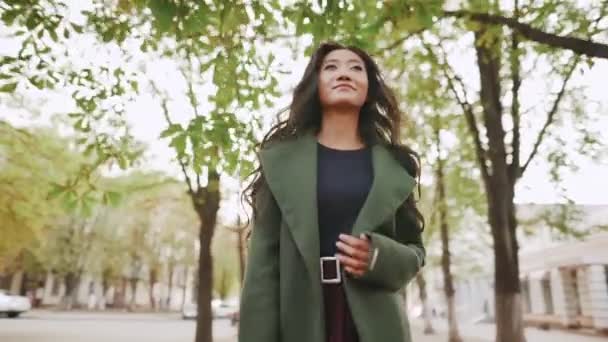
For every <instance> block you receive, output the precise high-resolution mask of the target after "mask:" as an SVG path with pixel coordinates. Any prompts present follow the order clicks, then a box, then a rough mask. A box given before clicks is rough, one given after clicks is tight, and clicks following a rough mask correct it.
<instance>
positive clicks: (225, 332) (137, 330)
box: [0, 310, 606, 342]
mask: <svg viewBox="0 0 608 342" xmlns="http://www.w3.org/2000/svg"><path fill="white" fill-rule="evenodd" d="M433 324H434V326H435V328H436V329H437V330H438V333H437V334H435V335H431V336H426V335H423V334H422V333H421V330H422V328H421V322H420V321H418V320H413V321H412V324H411V327H412V337H413V341H415V342H444V341H447V337H446V335H445V330H446V326H445V322H442V321H435V322H434V323H433ZM194 329H195V321H193V320H188V321H184V320H182V319H181V317H180V316H179V315H178V314H175V313H169V314H167V313H158V314H150V313H121V312H54V311H45V310H35V311H32V312H29V313H27V314H24V315H23V316H22V317H20V318H19V319H8V318H0V341H1V342H102V341H103V342H107V341H112V342H132V341H146V342H192V341H194ZM213 331H214V342H236V329H235V328H234V327H232V326H230V322H229V321H228V320H216V321H214V325H213ZM460 331H461V335H462V337H463V339H464V341H465V342H490V341H492V340H493V334H494V326H493V325H490V324H477V325H471V324H468V325H467V324H462V325H461V326H460ZM526 336H527V338H528V341H529V342H561V341H568V342H599V341H606V338H605V337H599V336H585V335H581V334H574V333H570V332H566V331H559V330H553V331H542V330H538V329H533V328H528V329H526Z"/></svg>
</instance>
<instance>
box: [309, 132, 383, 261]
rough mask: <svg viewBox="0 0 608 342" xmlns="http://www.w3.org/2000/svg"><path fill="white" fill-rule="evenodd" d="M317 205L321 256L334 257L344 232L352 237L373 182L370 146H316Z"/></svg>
mask: <svg viewBox="0 0 608 342" xmlns="http://www.w3.org/2000/svg"><path fill="white" fill-rule="evenodd" d="M317 146H318V147H317V149H318V164H317V201H318V202H317V203H318V212H319V241H320V246H321V251H320V253H321V256H334V255H335V253H336V252H337V251H338V250H337V248H336V241H338V235H339V234H341V233H347V234H350V232H351V230H352V226H353V224H354V223H355V219H356V218H357V215H358V214H359V210H360V209H361V207H362V206H363V203H364V202H365V199H366V198H367V194H368V192H369V190H370V188H371V185H372V181H373V176H374V175H373V173H374V172H373V167H372V154H371V149H370V148H369V147H364V148H361V149H358V150H336V149H333V148H330V147H327V146H324V145H321V144H320V143H317Z"/></svg>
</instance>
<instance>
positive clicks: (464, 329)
mask: <svg viewBox="0 0 608 342" xmlns="http://www.w3.org/2000/svg"><path fill="white" fill-rule="evenodd" d="M410 325H411V327H412V337H413V340H414V342H445V341H447V340H448V339H447V322H446V321H444V320H433V328H435V331H436V334H435V335H424V334H423V333H422V329H423V322H422V321H421V320H418V319H412V320H411V321H410ZM458 328H459V329H460V336H461V337H462V339H463V341H464V342H492V341H494V335H495V331H496V326H495V325H494V324H489V323H479V324H472V323H462V322H461V323H460V324H459V326H458ZM525 334H526V339H527V342H606V341H608V338H606V337H602V336H589V335H584V334H578V333H574V332H569V331H565V330H558V329H553V330H540V329H537V328H531V327H528V328H526V332H525Z"/></svg>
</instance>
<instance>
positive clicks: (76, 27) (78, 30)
mask: <svg viewBox="0 0 608 342" xmlns="http://www.w3.org/2000/svg"><path fill="white" fill-rule="evenodd" d="M71 25H72V28H73V29H74V31H76V32H78V33H82V26H81V25H78V24H74V23H72V24H71Z"/></svg>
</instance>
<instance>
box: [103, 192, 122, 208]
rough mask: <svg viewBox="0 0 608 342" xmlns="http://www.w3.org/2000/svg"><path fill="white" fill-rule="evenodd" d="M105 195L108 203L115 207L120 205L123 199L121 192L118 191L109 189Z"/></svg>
mask: <svg viewBox="0 0 608 342" xmlns="http://www.w3.org/2000/svg"><path fill="white" fill-rule="evenodd" d="M104 195H106V197H107V203H108V204H110V205H111V206H114V207H116V206H118V204H120V201H121V200H122V196H121V194H120V193H119V192H116V191H108V192H106V193H105V194H104Z"/></svg>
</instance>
